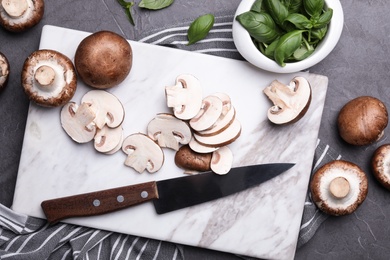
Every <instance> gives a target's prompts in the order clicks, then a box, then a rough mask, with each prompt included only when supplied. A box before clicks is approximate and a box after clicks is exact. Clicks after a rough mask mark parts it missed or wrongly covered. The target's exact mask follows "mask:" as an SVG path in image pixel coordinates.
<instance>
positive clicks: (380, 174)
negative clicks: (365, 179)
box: [371, 144, 390, 190]
mask: <svg viewBox="0 0 390 260" xmlns="http://www.w3.org/2000/svg"><path fill="white" fill-rule="evenodd" d="M371 167H372V171H373V174H374V176H375V178H376V179H377V180H378V182H379V183H380V184H381V185H382V186H383V187H385V188H386V189H388V190H390V144H384V145H381V146H380V147H378V148H377V149H376V150H375V152H374V156H373V157H372V160H371Z"/></svg>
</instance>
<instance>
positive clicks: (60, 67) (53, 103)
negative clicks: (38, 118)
mask: <svg viewBox="0 0 390 260" xmlns="http://www.w3.org/2000/svg"><path fill="white" fill-rule="evenodd" d="M42 66H47V67H50V68H51V69H52V70H53V71H54V73H55V79H54V81H53V82H52V84H50V85H48V86H42V85H41V84H39V83H38V81H37V80H36V78H35V74H36V72H37V71H38V69H39V68H41V67H42ZM21 78H22V85H23V87H24V91H25V93H26V95H27V96H28V97H29V99H30V100H32V101H34V102H35V103H37V104H38V105H41V106H46V107H58V106H62V105H64V104H66V103H67V102H69V101H70V99H71V98H72V97H73V95H74V93H75V92H76V87H77V78H76V71H75V68H74V66H73V63H72V61H71V60H70V59H69V58H68V57H67V56H65V55H64V54H62V53H60V52H58V51H55V50H47V49H44V50H37V51H35V52H33V53H31V54H30V55H29V56H28V57H27V59H26V60H25V62H24V65H23V70H22V75H21Z"/></svg>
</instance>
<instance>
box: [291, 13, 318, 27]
mask: <svg viewBox="0 0 390 260" xmlns="http://www.w3.org/2000/svg"><path fill="white" fill-rule="evenodd" d="M285 21H288V22H290V23H292V24H294V25H295V27H296V28H297V29H311V28H312V27H313V25H312V23H311V21H310V20H309V19H307V17H306V16H304V15H303V14H298V13H293V14H289V15H288V16H287V18H286V20H285Z"/></svg>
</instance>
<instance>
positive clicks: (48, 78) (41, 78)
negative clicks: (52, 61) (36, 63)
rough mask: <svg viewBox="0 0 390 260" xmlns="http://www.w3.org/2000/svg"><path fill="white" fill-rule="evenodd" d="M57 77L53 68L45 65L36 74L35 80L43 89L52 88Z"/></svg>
mask: <svg viewBox="0 0 390 260" xmlns="http://www.w3.org/2000/svg"><path fill="white" fill-rule="evenodd" d="M55 77H56V73H55V71H54V69H53V68H51V67H49V66H46V65H43V66H40V67H39V68H38V69H37V70H36V71H35V74H34V78H35V80H36V81H37V82H38V83H39V84H40V85H41V86H43V87H47V86H50V85H51V84H52V83H53V81H54V79H55Z"/></svg>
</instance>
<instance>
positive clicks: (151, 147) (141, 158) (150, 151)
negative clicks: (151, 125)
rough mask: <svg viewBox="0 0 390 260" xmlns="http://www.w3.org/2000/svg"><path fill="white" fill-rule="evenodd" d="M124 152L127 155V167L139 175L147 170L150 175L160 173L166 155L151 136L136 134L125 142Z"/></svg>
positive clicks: (123, 145) (128, 137)
mask: <svg viewBox="0 0 390 260" xmlns="http://www.w3.org/2000/svg"><path fill="white" fill-rule="evenodd" d="M122 150H123V152H124V153H125V154H127V158H126V161H125V165H126V166H129V167H132V168H133V169H134V170H136V171H137V172H139V173H142V172H143V171H145V170H147V171H148V172H150V173H154V172H156V171H158V170H159V169H160V168H161V167H162V165H163V163H164V153H163V151H162V149H161V147H160V146H159V145H158V144H157V143H156V142H154V141H153V140H152V139H151V138H150V137H149V136H147V135H145V134H142V133H136V134H131V135H129V136H127V137H126V138H125V139H124V140H123V144H122Z"/></svg>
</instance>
